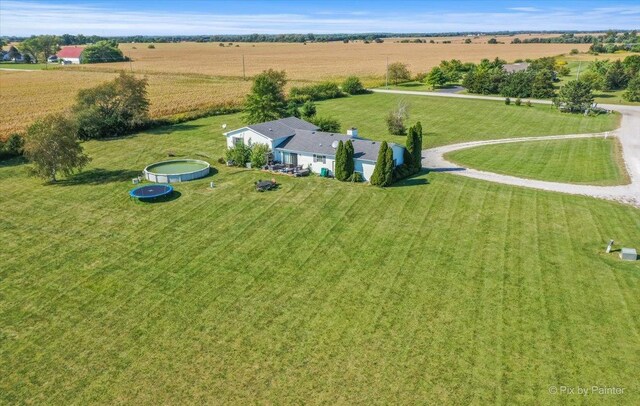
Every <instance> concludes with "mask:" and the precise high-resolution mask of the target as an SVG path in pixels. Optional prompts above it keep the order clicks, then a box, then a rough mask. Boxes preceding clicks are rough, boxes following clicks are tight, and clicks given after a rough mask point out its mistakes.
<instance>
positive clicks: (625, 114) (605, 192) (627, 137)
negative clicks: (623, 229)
mask: <svg viewBox="0 0 640 406" xmlns="http://www.w3.org/2000/svg"><path fill="white" fill-rule="evenodd" d="M373 91H374V92H378V93H393V94H408V95H417V96H436V97H457V98H464V99H482V100H498V101H501V100H503V98H499V97H492V96H473V95H466V94H465V95H461V94H445V93H434V92H416V91H404V90H386V89H384V90H383V89H374V90H373ZM531 102H532V103H539V104H550V103H551V102H550V101H548V100H531ZM600 106H601V107H603V108H606V109H610V110H615V111H618V112H620V113H621V114H622V123H621V125H620V128H618V129H617V130H615V131H612V132H610V133H609V134H610V135H611V136H617V137H618V139H619V140H620V143H621V144H622V154H623V157H624V161H625V165H626V167H627V172H628V173H629V177H630V179H631V183H630V184H628V185H624V186H589V185H575V184H570V183H559V182H546V181H541V180H534V179H525V178H519V177H516V176H508V175H500V174H497V173H493V172H485V171H479V170H476V169H470V168H464V167H461V166H459V165H456V164H454V163H452V162H449V161H447V160H446V159H445V158H444V154H446V153H448V152H452V151H456V150H459V149H465V148H473V147H477V146H482V145H491V144H503V143H511V142H527V141H539V140H552V139H571V138H586V137H603V136H605V135H606V134H604V133H601V134H572V135H556V136H544V137H524V138H507V139H501V140H489V141H473V142H464V143H460V144H451V145H445V146H441V147H437V148H431V149H426V150H424V151H422V160H423V161H422V166H423V167H425V168H429V169H430V170H433V171H440V172H445V171H446V172H451V173H453V174H456V175H460V176H467V177H469V178H475V179H481V180H486V181H490V182H497V183H504V184H507V185H513V186H522V187H529V188H535V189H542V190H548V191H553V192H560V193H569V194H575V195H585V196H592V197H597V198H601V199H609V200H616V201H619V202H623V203H627V204H631V205H633V206H636V207H640V106H622V105H612V104H600Z"/></svg>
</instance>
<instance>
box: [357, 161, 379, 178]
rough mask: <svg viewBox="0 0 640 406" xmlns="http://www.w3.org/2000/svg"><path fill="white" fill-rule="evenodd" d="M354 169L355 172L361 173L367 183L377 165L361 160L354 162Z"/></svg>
mask: <svg viewBox="0 0 640 406" xmlns="http://www.w3.org/2000/svg"><path fill="white" fill-rule="evenodd" d="M354 163H355V165H354V168H353V170H354V171H355V172H360V173H361V174H362V177H363V178H364V180H365V181H367V182H368V181H369V179H371V175H373V170H374V169H375V168H376V163H375V162H371V161H362V160H360V159H355V160H354Z"/></svg>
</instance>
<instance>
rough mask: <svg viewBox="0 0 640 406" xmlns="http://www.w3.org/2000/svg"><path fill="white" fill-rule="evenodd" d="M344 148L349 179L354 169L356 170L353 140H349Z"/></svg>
mask: <svg viewBox="0 0 640 406" xmlns="http://www.w3.org/2000/svg"><path fill="white" fill-rule="evenodd" d="M344 150H345V156H346V157H345V160H346V165H345V168H346V172H347V173H346V176H347V179H349V178H350V177H351V175H353V171H354V170H355V164H354V162H353V155H354V154H355V150H354V148H353V142H351V140H347V142H346V143H345V144H344Z"/></svg>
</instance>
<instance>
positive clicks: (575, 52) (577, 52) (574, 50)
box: [569, 48, 580, 55]
mask: <svg viewBox="0 0 640 406" xmlns="http://www.w3.org/2000/svg"><path fill="white" fill-rule="evenodd" d="M569 53H570V54H571V55H577V54H579V53H580V51H578V50H577V49H576V48H573V49H572V50H571V52H569Z"/></svg>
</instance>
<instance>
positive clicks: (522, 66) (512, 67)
mask: <svg viewBox="0 0 640 406" xmlns="http://www.w3.org/2000/svg"><path fill="white" fill-rule="evenodd" d="M528 67H529V63H528V62H519V63H507V64H504V65H502V69H504V71H505V72H507V73H515V72H522V71H525V70H527V68H528Z"/></svg>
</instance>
